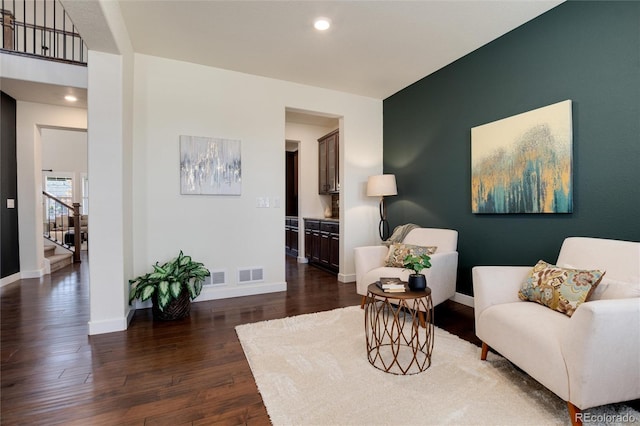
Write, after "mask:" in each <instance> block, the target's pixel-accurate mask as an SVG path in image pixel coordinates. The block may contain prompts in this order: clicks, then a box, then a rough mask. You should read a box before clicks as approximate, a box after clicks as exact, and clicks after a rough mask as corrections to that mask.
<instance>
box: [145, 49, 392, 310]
mask: <svg viewBox="0 0 640 426" xmlns="http://www.w3.org/2000/svg"><path fill="white" fill-rule="evenodd" d="M135 64H136V65H135V66H136V72H135V102H134V105H135V106H134V140H135V147H134V171H135V172H134V173H135V174H134V200H135V201H134V273H135V275H137V274H140V273H143V272H146V271H148V270H149V268H150V265H151V264H153V263H155V262H156V261H164V260H167V259H169V258H171V257H173V256H175V255H176V254H177V253H178V250H180V249H182V250H184V251H185V253H187V254H190V255H192V256H193V257H194V258H195V259H196V260H198V261H201V262H204V264H205V265H206V266H207V267H208V268H210V269H215V270H218V269H223V270H225V271H226V272H227V285H226V286H223V287H224V288H220V290H218V291H214V290H209V291H207V292H206V294H205V292H203V295H202V296H201V299H204V298H218V297H227V296H234V295H239V294H252V293H260V292H265V291H274V290H277V289H284V282H285V271H284V232H283V223H284V216H285V209H284V199H285V164H284V159H285V156H284V155H283V154H284V150H285V138H286V137H289V136H288V135H285V109H286V108H287V107H292V108H296V109H300V110H306V111H317V112H322V113H328V114H335V115H337V116H342V117H344V119H343V122H344V123H345V124H344V128H341V139H342V141H343V142H344V143H343V144H341V145H342V146H341V148H340V149H341V157H342V160H341V163H342V164H344V168H345V170H343V171H342V170H341V171H342V172H343V174H342V176H346V179H345V180H343V182H342V191H343V193H344V194H347V196H346V197H344V196H343V197H341V204H342V206H341V207H342V208H341V211H344V212H346V214H345V215H344V219H343V226H342V228H344V229H345V230H348V231H341V232H345V233H344V235H345V236H350V237H349V238H345V239H342V240H341V243H343V244H344V249H343V252H344V255H343V257H344V258H343V259H342V258H341V268H343V270H344V273H346V274H353V269H354V268H353V259H352V257H353V256H352V254H350V252H352V251H353V247H355V246H357V245H361V244H362V243H368V242H371V241H370V240H371V238H370V236H371V235H375V232H376V229H377V228H376V227H375V225H374V227H373V228H372V229H373V232H370V230H368V229H365V227H363V226H362V225H363V223H365V224H366V223H367V220H366V219H365V220H363V216H367V215H369V214H370V216H371V217H375V213H376V205H377V203H376V200H369V199H367V197H365V196H364V194H363V193H362V191H360V187H361V186H362V183H363V182H366V180H367V176H368V175H369V174H371V171H372V170H374V172H375V173H379V172H380V170H381V168H382V101H381V100H377V99H371V98H365V97H360V96H354V95H350V94H345V93H341V92H335V91H330V90H325V89H319V88H314V87H309V86H303V85H299V84H293V83H289V82H284V81H278V80H272V79H267V78H262V77H256V76H251V75H247V74H241V73H236V72H231V71H226V70H221V69H215V68H210V67H204V66H199V65H194V64H189V63H184V62H179V61H172V60H166V59H162V58H157V57H151V56H146V55H138V54H137V55H136V57H135ZM325 133H326V132H325ZM322 134H324V133H321V135H322ZM180 135H193V136H210V137H220V138H230V139H240V140H241V143H242V195H240V196H212V195H181V194H180V181H179V176H180V175H179V136H180ZM291 138H292V139H298V138H295V137H293V136H292V137H291ZM316 139H317V138H316ZM345 145H348V146H349V147H348V148H345ZM314 148H315V149H313V150H312V152H314V153H315V156H316V157H317V141H315V146H314ZM363 149H364V150H367V151H369V152H370V153H371V154H366V155H364V157H365V158H366V157H371V158H374V159H376V161H372V162H371V163H367V162H364V163H362V161H361V159H362V157H363V155H362V154H361V151H362V150H363ZM315 161H316V162H317V159H316V160H315ZM316 170H317V169H316ZM345 172H346V174H345ZM316 174H317V172H316ZM316 179H317V178H316ZM316 187H317V184H316ZM257 197H269V198H270V199H271V200H273V199H274V198H278V199H279V200H280V207H279V208H276V207H271V208H256V198H257ZM363 205H369V208H368V209H367V208H365V209H362V206H363ZM272 206H273V203H272ZM358 209H360V210H358ZM303 213H304V210H303ZM376 223H377V222H376ZM256 266H261V267H263V268H264V283H263V284H262V285H249V286H247V285H240V284H238V283H237V279H236V275H237V270H238V269H239V268H243V267H256Z"/></svg>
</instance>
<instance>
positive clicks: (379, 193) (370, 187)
mask: <svg viewBox="0 0 640 426" xmlns="http://www.w3.org/2000/svg"><path fill="white" fill-rule="evenodd" d="M397 194H398V189H397V188H396V176H395V175H377V176H369V180H368V181H367V195H368V196H370V197H380V224H379V225H378V231H379V232H380V239H381V240H382V241H384V240H386V239H387V238H389V222H387V209H386V206H385V205H384V197H385V196H388V195H397Z"/></svg>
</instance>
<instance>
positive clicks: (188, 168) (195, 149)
mask: <svg viewBox="0 0 640 426" xmlns="http://www.w3.org/2000/svg"><path fill="white" fill-rule="evenodd" d="M240 154H241V152H240V141H239V140H235V139H221V138H211V137H203V136H184V135H181V136H180V193H181V194H207V195H240V194H241V192H242V167H241V166H242V161H241V155H240Z"/></svg>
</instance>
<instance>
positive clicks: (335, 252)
mask: <svg viewBox="0 0 640 426" xmlns="http://www.w3.org/2000/svg"><path fill="white" fill-rule="evenodd" d="M329 266H331V268H332V269H334V270H335V271H336V272H337V271H338V270H339V269H340V236H339V235H338V234H330V235H329Z"/></svg>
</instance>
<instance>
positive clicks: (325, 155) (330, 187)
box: [318, 130, 340, 194]
mask: <svg viewBox="0 0 640 426" xmlns="http://www.w3.org/2000/svg"><path fill="white" fill-rule="evenodd" d="M339 143H340V136H339V132H338V130H334V131H333V132H331V133H328V134H326V135H324V136H323V137H321V138H320V139H318V193H319V194H336V193H338V192H340V174H339V169H340V167H339V164H340V151H339Z"/></svg>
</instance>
